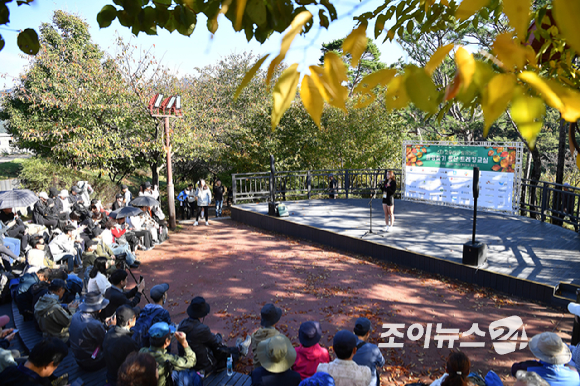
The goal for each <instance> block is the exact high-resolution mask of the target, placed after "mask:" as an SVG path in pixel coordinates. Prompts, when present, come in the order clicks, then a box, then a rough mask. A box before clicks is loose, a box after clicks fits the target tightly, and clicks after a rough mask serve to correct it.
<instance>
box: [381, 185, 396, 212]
mask: <svg viewBox="0 0 580 386" xmlns="http://www.w3.org/2000/svg"><path fill="white" fill-rule="evenodd" d="M389 182H390V183H389ZM387 185H388V186H387ZM381 190H382V191H383V193H386V194H387V196H386V197H385V196H384V194H383V204H386V205H387V206H393V205H395V198H394V197H393V196H394V195H395V191H396V190H397V181H395V180H390V181H388V180H387V181H385V183H384V184H382V185H381Z"/></svg>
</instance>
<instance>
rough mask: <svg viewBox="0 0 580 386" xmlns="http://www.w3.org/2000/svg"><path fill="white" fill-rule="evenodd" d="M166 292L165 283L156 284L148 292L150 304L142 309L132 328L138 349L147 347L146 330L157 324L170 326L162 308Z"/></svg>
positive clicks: (169, 319) (168, 317) (165, 311)
mask: <svg viewBox="0 0 580 386" xmlns="http://www.w3.org/2000/svg"><path fill="white" fill-rule="evenodd" d="M168 290H169V284H167V283H162V284H156V285H154V286H153V287H151V289H150V290H149V297H150V298H151V302H152V303H149V304H147V305H146V306H145V307H143V309H142V310H141V312H140V313H139V317H138V318H137V322H136V323H135V328H133V339H134V340H135V341H136V342H137V343H138V344H139V346H140V347H148V346H149V334H148V330H149V327H151V326H152V325H153V324H155V323H159V322H165V323H167V324H171V316H169V311H167V310H166V309H164V308H163V305H164V304H165V301H166V300H167V291H168Z"/></svg>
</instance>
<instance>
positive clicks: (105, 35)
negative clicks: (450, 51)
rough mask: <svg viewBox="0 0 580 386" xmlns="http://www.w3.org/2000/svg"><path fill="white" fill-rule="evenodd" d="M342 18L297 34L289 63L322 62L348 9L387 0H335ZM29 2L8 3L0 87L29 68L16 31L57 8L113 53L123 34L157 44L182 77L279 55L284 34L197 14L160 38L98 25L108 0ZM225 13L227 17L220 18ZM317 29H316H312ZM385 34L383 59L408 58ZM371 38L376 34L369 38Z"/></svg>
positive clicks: (344, 27) (346, 21)
mask: <svg viewBox="0 0 580 386" xmlns="http://www.w3.org/2000/svg"><path fill="white" fill-rule="evenodd" d="M334 3H335V5H336V7H337V11H338V15H339V18H341V15H342V18H341V19H340V20H339V21H337V22H334V23H332V25H331V27H330V29H329V30H328V31H327V30H325V29H321V32H320V33H319V34H317V33H316V32H315V31H311V32H310V33H309V34H308V35H307V36H306V37H302V36H299V37H297V38H296V39H295V40H294V43H293V44H292V47H291V49H290V51H289V52H288V54H287V56H286V62H287V63H296V62H298V63H300V64H301V67H303V66H307V65H310V64H315V63H317V62H318V58H319V57H320V46H321V44H322V43H325V42H330V41H332V40H334V39H338V38H341V37H344V36H346V35H347V34H348V33H349V32H350V31H351V30H352V28H353V27H354V26H355V22H354V21H353V20H352V16H345V15H346V14H347V13H348V12H349V10H352V8H353V7H355V6H357V5H358V7H359V8H358V9H357V11H356V14H359V13H362V12H365V11H369V10H373V9H375V8H376V7H377V6H378V5H380V4H381V3H383V1H382V0H370V1H369V0H367V1H363V2H362V3H361V2H359V1H357V0H354V1H353V0H336V1H334ZM32 4H33V5H31V6H26V5H23V6H21V7H16V6H15V2H13V3H10V4H9V9H10V12H11V14H10V24H9V25H8V26H7V27H6V28H4V26H2V27H0V33H1V34H2V36H3V37H4V40H5V41H6V46H5V47H4V49H3V50H2V51H0V63H1V66H0V74H2V75H3V76H4V79H0V87H1V86H6V87H11V86H12V84H13V79H14V78H15V77H17V76H18V75H19V74H20V73H21V72H22V71H23V70H24V69H25V67H26V65H27V63H28V59H27V58H26V57H25V56H24V55H23V54H22V53H21V52H20V50H19V49H18V46H17V45H16V36H17V31H16V30H20V29H24V28H28V27H32V28H35V29H36V30H37V31H38V26H39V25H40V24H41V23H43V22H50V20H51V18H52V14H53V12H54V10H57V9H62V10H65V11H67V12H71V13H74V14H78V15H80V16H81V17H82V18H83V19H85V20H86V21H87V22H88V23H89V25H90V26H91V35H92V38H93V41H94V42H95V43H97V44H98V45H99V46H100V47H101V48H102V49H103V50H105V51H108V52H111V53H113V52H115V47H114V46H115V38H116V36H117V35H120V36H121V37H123V39H124V40H125V41H128V40H130V41H131V42H132V43H133V44H134V45H137V46H138V47H140V48H142V49H149V48H150V47H151V46H153V45H155V47H154V49H153V52H154V53H155V56H156V57H157V58H161V59H162V64H164V65H165V66H167V67H169V68H170V69H172V71H173V72H174V73H178V74H181V75H184V74H189V73H193V69H194V68H195V67H203V66H205V65H208V64H212V63H215V62H216V61H217V60H218V59H219V58H220V57H221V56H224V55H228V54H230V53H236V52H237V53H241V52H244V51H253V52H254V53H255V54H258V55H260V56H262V55H264V54H266V53H273V54H276V53H277V52H278V51H279V47H280V41H281V35H279V34H276V35H273V36H272V37H271V38H270V39H269V40H268V41H267V42H266V43H264V44H263V45H261V44H260V43H258V42H256V41H255V40H252V41H251V42H247V40H246V38H245V35H244V34H243V33H236V32H235V31H234V30H233V28H232V27H231V24H230V23H229V20H227V19H225V18H223V19H218V22H221V23H220V28H219V29H218V30H217V32H216V34H215V35H214V36H212V35H211V34H210V33H209V32H208V31H207V28H206V20H205V19H204V17H203V16H198V25H197V26H196V28H195V31H194V32H193V34H192V35H191V36H189V37H186V36H182V35H179V34H178V33H177V32H174V33H173V34H169V33H168V32H167V31H164V30H159V35H157V36H147V35H145V34H139V36H138V37H135V36H133V35H132V34H131V31H130V30H129V29H127V28H125V27H123V26H121V25H120V24H119V22H118V21H117V20H115V21H114V22H113V24H112V25H111V26H110V27H108V28H105V29H99V26H98V24H97V21H96V15H97V13H98V12H99V10H100V9H101V8H102V7H103V6H104V5H106V4H112V1H110V0H109V1H107V0H93V1H90V0H53V1H49V0H36V1H34V2H33V3H32ZM222 17H223V16H222ZM313 29H314V28H313ZM368 31H369V32H370V33H374V32H372V31H374V26H373V25H369V28H368ZM384 36H385V35H384V34H383V35H382V36H380V37H379V39H378V40H377V45H378V47H379V49H380V50H381V60H382V61H384V62H386V63H392V62H394V61H396V60H397V59H398V58H399V57H401V56H404V54H403V52H402V50H401V49H400V48H399V46H398V45H397V44H396V43H390V42H387V43H384V44H383V43H382V40H383V39H384ZM369 37H371V38H372V37H373V36H370V34H369Z"/></svg>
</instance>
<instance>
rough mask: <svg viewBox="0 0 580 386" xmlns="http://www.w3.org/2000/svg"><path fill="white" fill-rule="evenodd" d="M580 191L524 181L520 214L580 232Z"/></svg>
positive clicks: (557, 185)
mask: <svg viewBox="0 0 580 386" xmlns="http://www.w3.org/2000/svg"><path fill="white" fill-rule="evenodd" d="M579 205H580V189H579V188H576V187H574V186H566V185H561V184H556V183H552V182H546V181H533V180H526V179H522V197H521V200H520V214H521V215H522V216H529V217H532V218H535V219H537V220H540V221H542V222H545V221H547V220H549V222H551V223H552V224H556V225H562V224H563V223H566V224H570V225H572V226H574V228H575V229H576V230H578V225H579V220H580V218H579V209H580V208H579Z"/></svg>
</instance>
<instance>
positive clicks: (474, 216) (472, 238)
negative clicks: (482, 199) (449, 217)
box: [471, 196, 477, 245]
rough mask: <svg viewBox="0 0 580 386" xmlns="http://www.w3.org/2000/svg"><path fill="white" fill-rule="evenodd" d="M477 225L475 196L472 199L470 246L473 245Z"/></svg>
mask: <svg viewBox="0 0 580 386" xmlns="http://www.w3.org/2000/svg"><path fill="white" fill-rule="evenodd" d="M476 224H477V196H475V197H474V198H473V233H472V234H471V245H475V225H476Z"/></svg>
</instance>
